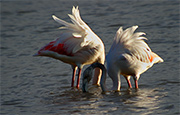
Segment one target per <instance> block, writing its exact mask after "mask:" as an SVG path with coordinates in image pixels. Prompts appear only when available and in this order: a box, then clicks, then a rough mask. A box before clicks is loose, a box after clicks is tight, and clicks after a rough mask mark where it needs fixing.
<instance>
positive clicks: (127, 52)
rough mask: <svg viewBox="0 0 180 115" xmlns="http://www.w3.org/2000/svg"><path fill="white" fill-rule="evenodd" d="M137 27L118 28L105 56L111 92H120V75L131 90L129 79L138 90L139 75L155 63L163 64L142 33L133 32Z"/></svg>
mask: <svg viewBox="0 0 180 115" xmlns="http://www.w3.org/2000/svg"><path fill="white" fill-rule="evenodd" d="M137 28H138V26H132V27H130V28H128V29H126V30H123V29H122V27H120V28H119V29H118V31H117V33H116V36H115V38H114V41H113V44H112V46H111V48H110V50H109V52H108V54H107V56H106V61H107V72H108V75H109V76H110V78H111V79H112V81H113V87H112V90H116V91H120V75H123V76H124V77H125V79H126V81H127V83H128V86H129V88H132V85H131V82H130V77H131V76H132V77H133V79H134V82H135V88H136V89H138V79H139V78H140V75H141V74H142V73H143V72H145V71H146V70H148V69H149V68H150V67H152V66H153V64H155V63H161V62H163V59H162V58H161V57H159V56H158V55H157V54H156V53H154V52H152V51H151V49H150V47H149V46H148V45H147V43H146V42H145V41H144V40H147V38H146V37H143V36H142V35H146V34H145V33H144V32H136V33H134V31H135V30H136V29H137Z"/></svg>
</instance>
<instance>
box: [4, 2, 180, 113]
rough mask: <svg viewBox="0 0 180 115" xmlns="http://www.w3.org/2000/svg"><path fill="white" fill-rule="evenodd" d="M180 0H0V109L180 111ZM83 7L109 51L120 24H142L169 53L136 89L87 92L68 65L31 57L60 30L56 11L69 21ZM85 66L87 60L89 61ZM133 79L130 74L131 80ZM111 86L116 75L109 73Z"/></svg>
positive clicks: (141, 28)
mask: <svg viewBox="0 0 180 115" xmlns="http://www.w3.org/2000/svg"><path fill="white" fill-rule="evenodd" d="M179 4H180V2H179V1H176V0H174V1H170V0H169V1H168V0H167V1H163V2H162V1H160V0H158V1H155V0H144V1H142V0H141V1H130V0H128V1H124V0H123V1H93V2H92V1H91V2H89V1H84V2H82V1H73V2H72V1H60V0H59V1H58V0H56V1H55V0H53V1H50V0H44V1H43V0H38V1H16V0H14V1H5V0H4V1H1V44H0V48H1V57H0V58H1V114H8V115H14V114H19V115H31V114H35V115H40V114H43V115H59V114H122V115H129V114H137V115H139V114H143V115H146V114H153V115H154V114H163V115H164V114H168V115H172V114H180V110H179V108H180V106H179V105H180V98H179V94H180V92H179V84H180V82H179V77H180V76H179V70H180V68H179V67H180V66H179V50H180V49H179V38H180V36H179V32H180V27H179V20H180V19H179ZM73 5H75V6H76V5H78V6H79V9H80V13H81V16H82V19H83V20H84V21H85V22H86V23H87V24H88V25H89V26H90V27H91V28H92V30H93V31H94V32H95V33H96V34H97V35H98V36H99V37H100V38H101V39H102V40H103V42H104V44H105V47H106V53H107V52H108V50H109V48H110V46H111V44H112V40H113V37H114V35H115V33H116V31H117V29H118V28H119V27H120V26H123V27H124V28H127V27H130V26H133V25H138V26H139V29H138V30H137V31H143V32H146V33H147V38H148V39H149V40H148V41H147V42H148V44H149V46H150V47H151V49H152V50H153V51H154V52H156V53H157V54H158V55H160V56H161V57H162V58H163V59H164V61H165V62H164V63H161V64H156V65H154V66H153V67H152V68H151V69H149V70H148V71H147V72H145V73H144V74H142V75H141V78H140V80H139V90H138V91H136V90H135V89H128V88H127V84H126V82H125V79H124V78H123V77H122V78H121V81H122V88H121V92H116V93H107V94H101V93H98V94H97V93H96V94H89V93H82V91H81V90H77V89H71V87H70V83H71V74H72V72H71V71H72V70H71V67H70V66H69V65H67V64H64V63H62V62H59V61H57V60H54V59H51V58H46V57H33V56H32V55H33V54H34V53H36V52H37V51H38V50H39V49H40V48H41V47H42V46H44V45H45V44H46V43H48V42H49V41H52V40H54V39H55V38H57V37H58V35H59V34H60V30H58V29H57V28H58V27H59V26H61V25H59V24H58V23H56V22H55V21H54V20H53V19H52V18H51V15H52V14H55V15H56V16H58V17H60V18H62V19H64V20H66V21H70V20H69V18H68V16H67V14H68V13H71V8H72V6H73ZM86 67H87V66H86ZM132 83H133V80H132ZM107 84H108V87H111V85H112V83H111V80H110V79H109V77H108V79H107Z"/></svg>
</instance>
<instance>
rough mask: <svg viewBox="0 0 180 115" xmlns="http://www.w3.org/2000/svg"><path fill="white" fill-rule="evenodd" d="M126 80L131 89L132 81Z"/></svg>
mask: <svg viewBox="0 0 180 115" xmlns="http://www.w3.org/2000/svg"><path fill="white" fill-rule="evenodd" d="M126 80H127V83H128V86H129V88H132V85H131V81H130V80H129V79H126Z"/></svg>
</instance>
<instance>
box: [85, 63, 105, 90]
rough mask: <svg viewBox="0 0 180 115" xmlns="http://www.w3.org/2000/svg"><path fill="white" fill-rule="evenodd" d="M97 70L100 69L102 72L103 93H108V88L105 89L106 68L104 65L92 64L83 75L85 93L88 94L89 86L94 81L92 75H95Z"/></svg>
mask: <svg viewBox="0 0 180 115" xmlns="http://www.w3.org/2000/svg"><path fill="white" fill-rule="evenodd" d="M95 68H100V69H101V70H102V75H101V81H100V84H101V88H102V91H106V87H105V81H106V68H105V66H104V65H103V64H101V63H93V64H91V65H90V66H89V67H88V68H86V70H85V71H84V73H83V84H82V90H83V92H88V84H89V82H90V81H91V79H92V75H93V70H94V69H95Z"/></svg>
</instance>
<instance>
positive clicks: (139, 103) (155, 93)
mask: <svg viewBox="0 0 180 115" xmlns="http://www.w3.org/2000/svg"><path fill="white" fill-rule="evenodd" d="M159 90H161V89H139V90H138V91H137V92H130V95H129V96H130V98H126V99H125V100H124V101H123V103H124V105H125V106H126V108H127V109H128V110H130V111H134V112H140V113H141V112H142V111H144V110H146V114H152V113H154V112H155V111H154V110H156V109H158V108H159V107H160V103H161V102H160V98H163V97H164V96H166V93H162V94H159ZM126 96H127V95H126Z"/></svg>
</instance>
